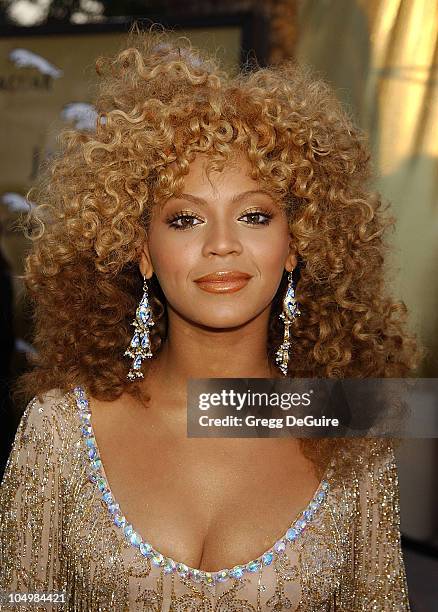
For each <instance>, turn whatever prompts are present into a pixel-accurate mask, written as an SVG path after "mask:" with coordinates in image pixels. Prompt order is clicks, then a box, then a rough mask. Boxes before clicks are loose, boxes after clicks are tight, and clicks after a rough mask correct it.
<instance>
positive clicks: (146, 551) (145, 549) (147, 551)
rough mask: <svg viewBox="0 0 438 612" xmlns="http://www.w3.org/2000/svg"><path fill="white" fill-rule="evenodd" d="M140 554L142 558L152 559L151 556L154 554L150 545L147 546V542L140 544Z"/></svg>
mask: <svg viewBox="0 0 438 612" xmlns="http://www.w3.org/2000/svg"><path fill="white" fill-rule="evenodd" d="M140 552H141V554H142V555H143V556H144V557H148V558H149V557H152V555H153V554H154V551H153V548H152V546H151V545H150V544H148V543H147V542H142V543H141V544H140Z"/></svg>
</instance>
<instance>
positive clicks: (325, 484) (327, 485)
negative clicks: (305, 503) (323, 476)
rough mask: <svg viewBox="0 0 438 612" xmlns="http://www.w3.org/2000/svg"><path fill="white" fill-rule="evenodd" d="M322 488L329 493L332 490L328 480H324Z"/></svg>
mask: <svg viewBox="0 0 438 612" xmlns="http://www.w3.org/2000/svg"><path fill="white" fill-rule="evenodd" d="M321 488H322V490H323V491H328V490H329V488H330V485H329V483H328V482H327V481H326V480H323V481H322V484H321Z"/></svg>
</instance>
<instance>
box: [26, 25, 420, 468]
mask: <svg viewBox="0 0 438 612" xmlns="http://www.w3.org/2000/svg"><path fill="white" fill-rule="evenodd" d="M96 70H97V73H98V75H99V76H100V77H101V84H100V89H99V93H98V96H97V102H96V108H97V112H98V119H97V121H96V129H95V130H94V131H81V130H69V131H65V132H64V133H63V134H62V137H61V147H60V151H59V152H58V153H57V155H56V156H55V157H54V158H52V159H51V160H50V162H48V164H47V168H46V171H45V173H43V175H42V177H41V179H40V181H39V183H38V185H37V186H36V187H35V188H34V189H33V190H32V191H31V195H30V196H29V197H30V198H31V199H32V200H34V201H35V202H37V204H38V206H37V207H36V209H35V212H34V213H33V214H32V216H31V217H30V218H28V220H27V225H26V227H27V228H28V230H27V233H28V236H29V237H30V238H31V240H32V241H33V248H32V250H31V252H30V254H29V255H28V257H27V259H26V265H25V281H26V285H27V288H28V290H29V293H30V296H31V298H32V300H33V303H34V306H35V337H34V345H35V347H36V349H37V351H38V355H37V358H36V362H35V367H34V368H33V370H32V371H30V372H28V373H26V374H24V375H23V376H21V378H20V379H19V381H18V383H17V386H16V388H17V392H19V393H24V394H26V395H27V396H28V397H29V398H30V397H32V396H34V395H37V394H42V393H43V392H45V391H47V390H49V389H51V388H53V387H59V388H61V389H63V390H64V391H68V390H69V389H71V387H72V386H73V385H75V384H78V383H79V384H84V385H85V386H86V387H87V388H88V389H89V390H90V392H91V393H92V394H93V395H94V396H95V397H97V398H100V399H106V400H112V399H115V398H117V397H119V396H120V395H121V394H122V392H124V391H126V392H128V393H132V394H134V395H135V394H136V393H138V389H137V386H136V383H130V382H128V381H127V378H126V375H127V372H128V370H129V367H130V360H128V359H126V358H123V353H124V351H125V349H126V347H127V346H128V344H129V341H130V337H131V335H132V328H131V325H130V324H131V321H132V318H133V313H134V312H135V309H136V306H137V304H138V301H139V299H140V296H141V293H142V278H141V275H140V274H139V269H138V262H139V258H140V252H141V248H142V246H143V243H144V241H145V238H146V230H147V227H148V223H149V221H150V219H151V213H152V211H153V209H154V207H155V206H157V205H160V203H162V202H164V201H166V199H167V198H169V197H170V196H172V195H174V194H176V193H177V192H178V191H179V190H181V189H182V185H183V180H184V175H185V174H186V173H187V171H188V169H189V164H190V162H191V161H193V159H194V157H195V156H196V155H197V154H198V153H206V154H208V156H209V160H210V163H209V168H208V170H210V169H220V168H222V167H223V164H224V163H225V162H226V161H227V160H229V159H230V158H231V156H233V155H234V154H235V153H236V151H241V152H244V153H245V154H246V155H247V158H248V160H249V162H250V163H251V166H252V177H253V178H255V179H258V180H260V181H261V182H263V183H265V185H266V186H267V187H268V188H269V189H270V190H271V192H273V193H275V194H276V195H277V196H278V199H279V201H280V202H281V203H282V205H283V206H284V209H285V211H286V213H287V216H288V219H289V226H290V232H291V235H292V238H293V242H294V245H295V247H296V253H297V256H298V267H297V269H296V270H295V272H294V273H295V274H296V280H297V287H296V295H297V300H298V302H299V304H300V307H301V310H302V315H301V317H299V318H298V319H297V320H296V321H295V322H294V326H293V333H292V340H293V347H292V351H293V358H292V359H291V360H290V363H289V375H290V376H291V377H332V378H333V377H335V378H345V377H350V378H354V377H358V378H363V377H370V376H372V377H404V376H406V375H407V374H408V373H409V372H410V371H411V370H413V369H414V368H415V367H416V366H417V365H418V363H419V359H420V354H421V351H420V349H419V347H418V343H417V341H416V339H415V337H414V336H413V335H412V334H410V333H409V332H408V331H407V326H406V318H407V317H406V315H407V310H406V307H405V305H404V304H403V302H395V301H393V300H392V299H391V297H389V296H388V295H386V291H385V279H384V272H385V271H384V265H383V264H384V261H385V254H386V251H387V249H388V245H387V244H386V243H385V242H384V233H385V231H386V230H387V229H388V228H389V227H390V226H391V225H393V223H394V218H393V217H390V216H387V214H386V209H385V208H384V206H382V201H381V198H380V196H379V194H378V193H376V192H374V191H373V190H372V189H371V188H370V187H369V186H368V185H369V183H370V180H371V179H372V172H371V169H370V153H369V149H368V146H367V142H366V136H365V134H364V133H363V132H362V131H361V130H360V129H358V128H357V127H355V126H354V125H353V123H352V121H351V119H350V118H349V117H348V115H347V113H346V112H345V111H344V110H343V109H342V108H341V106H340V104H339V102H338V101H337V99H336V97H335V95H334V94H333V92H332V90H331V88H330V87H329V86H328V85H327V84H326V83H325V82H324V81H323V80H321V79H320V78H315V77H314V76H313V75H312V73H311V70H310V69H309V68H307V67H302V66H300V65H298V64H297V63H296V62H294V61H292V60H290V61H287V62H285V63H283V64H282V65H280V66H277V67H268V68H257V69H256V70H254V69H250V68H248V67H244V68H243V69H242V70H241V71H240V72H239V73H238V74H236V75H234V76H230V75H229V74H226V73H225V72H224V71H222V70H220V69H219V67H218V63H217V62H216V60H215V59H214V58H213V57H210V56H208V55H206V54H205V53H203V52H201V51H200V50H199V49H194V48H192V47H191V45H190V43H189V42H188V41H187V39H185V38H179V39H178V40H176V41H175V42H172V40H171V38H170V36H169V34H168V33H166V32H157V31H152V30H151V31H148V32H145V33H143V32H140V31H138V29H137V30H135V31H133V32H131V35H130V37H129V40H128V46H127V48H125V49H124V50H122V51H121V52H119V53H118V54H117V55H116V56H115V57H113V58H99V59H98V60H97V62H96ZM286 281H287V275H286V274H285V275H284V278H283V280H282V282H281V284H280V287H279V290H278V292H277V295H276V297H275V298H274V300H273V303H272V309H271V318H270V326H269V342H268V348H267V350H268V355H269V356H270V358H271V360H272V363H274V360H275V351H276V350H277V348H278V346H279V344H281V342H282V334H283V329H282V323H281V321H280V320H279V318H278V316H277V315H278V314H279V312H280V311H281V301H282V298H283V295H284V292H285V289H286ZM150 295H151V303H152V309H153V313H154V319H155V320H156V321H157V325H156V326H155V328H153V329H154V335H153V336H152V350H153V351H154V352H156V351H159V347H160V344H161V342H162V341H163V339H164V338H165V335H166V331H167V318H166V300H165V297H164V295H163V293H162V291H161V288H160V286H159V283H158V281H157V279H156V277H155V275H154V276H153V279H152V285H151V292H150ZM146 366H147V364H146ZM344 442H345V444H346V441H344ZM340 444H341V441H339V440H338V441H337V442H336V441H333V440H332V441H329V440H326V441H324V440H320V441H319V443H318V444H316V443H315V441H314V440H313V441H312V440H308V441H303V448H307V450H306V454H307V455H308V456H309V457H310V456H312V457H313V459H314V460H316V459H318V458H319V459H321V457H323V456H326V451H327V449H328V447H329V446H331V448H332V450H333V446H336V445H338V446H339V445H340ZM352 444H353V441H351V442H350V445H352Z"/></svg>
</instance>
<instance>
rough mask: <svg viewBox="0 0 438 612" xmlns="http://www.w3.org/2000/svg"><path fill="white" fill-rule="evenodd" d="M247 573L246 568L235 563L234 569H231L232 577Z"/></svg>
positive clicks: (240, 576) (239, 576)
mask: <svg viewBox="0 0 438 612" xmlns="http://www.w3.org/2000/svg"><path fill="white" fill-rule="evenodd" d="M244 573H245V568H244V567H243V566H242V565H235V566H234V567H233V569H231V570H230V576H231V578H237V579H239V578H242V576H243V574H244Z"/></svg>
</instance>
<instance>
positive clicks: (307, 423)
mask: <svg viewBox="0 0 438 612" xmlns="http://www.w3.org/2000/svg"><path fill="white" fill-rule="evenodd" d="M187 434H188V436H189V437H211V436H213V437H234V438H241V437H287V436H294V437H310V438H312V437H315V438H321V437H355V436H360V437H397V438H398V437H401V438H403V437H418V438H431V437H432V438H434V437H437V438H438V379H436V378H427V379H424V378H423V379H419V378H417V379H413V378H404V379H401V378H400V379H399V378H397V379H395V378H391V379H390V378H373V379H371V378H367V379H324V378H302V379H286V380H284V379H264V378H206V379H190V380H189V382H188V386H187Z"/></svg>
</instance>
